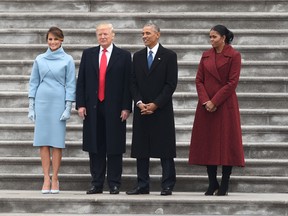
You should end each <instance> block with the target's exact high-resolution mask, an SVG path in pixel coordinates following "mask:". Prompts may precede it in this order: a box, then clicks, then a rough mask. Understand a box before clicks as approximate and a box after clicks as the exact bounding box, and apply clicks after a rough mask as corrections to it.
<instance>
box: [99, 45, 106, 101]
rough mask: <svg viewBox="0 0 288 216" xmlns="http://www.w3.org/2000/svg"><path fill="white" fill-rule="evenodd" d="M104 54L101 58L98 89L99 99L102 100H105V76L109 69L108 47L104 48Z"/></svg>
mask: <svg viewBox="0 0 288 216" xmlns="http://www.w3.org/2000/svg"><path fill="white" fill-rule="evenodd" d="M102 52H103V53H102V56H101V59H100V68H99V90H98V99H99V100H100V101H103V100H104V95H105V76H106V69H107V56H106V52H107V50H106V49H103V51H102Z"/></svg>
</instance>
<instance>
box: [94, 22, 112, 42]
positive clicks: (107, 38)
mask: <svg viewBox="0 0 288 216" xmlns="http://www.w3.org/2000/svg"><path fill="white" fill-rule="evenodd" d="M114 36H115V33H114V32H113V27H112V26H111V25H108V24H107V25H106V24H103V25H99V26H98V27H97V29H96V37H97V41H98V43H99V45H100V46H102V47H103V48H108V47H109V46H110V45H111V44H112V41H113V39H114Z"/></svg>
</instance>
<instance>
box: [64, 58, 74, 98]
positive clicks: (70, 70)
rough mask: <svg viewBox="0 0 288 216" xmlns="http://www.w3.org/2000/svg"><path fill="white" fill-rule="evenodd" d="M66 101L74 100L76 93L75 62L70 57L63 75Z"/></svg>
mask: <svg viewBox="0 0 288 216" xmlns="http://www.w3.org/2000/svg"><path fill="white" fill-rule="evenodd" d="M65 89H66V95H65V100H66V101H73V102H74V101H75V94H76V74H75V63H74V60H73V58H72V57H70V58H69V61H68V65H67V71H66V77H65Z"/></svg>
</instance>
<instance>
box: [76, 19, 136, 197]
mask: <svg viewBox="0 0 288 216" xmlns="http://www.w3.org/2000/svg"><path fill="white" fill-rule="evenodd" d="M96 36H97V40H98V43H99V46H96V47H92V48H88V49H86V50H84V51H83V54H82V58H81V63H80V67H79V74H78V80H77V88H76V109H77V110H78V114H79V116H80V117H81V118H82V119H83V150H84V151H87V152H89V159H90V172H91V176H92V182H91V184H92V187H91V189H90V190H88V191H87V194H95V193H102V192H103V185H104V180H105V174H106V167H107V182H108V186H109V188H110V194H118V193H119V189H120V186H121V175H122V160H123V153H124V152H125V147H126V119H127V118H128V117H129V114H130V112H131V110H132V99H131V94H130V90H129V80H130V75H131V68H132V62H131V54H130V53H129V52H128V51H125V50H123V49H120V48H118V47H116V46H115V45H114V44H113V43H112V42H113V39H114V36H115V33H114V30H113V26H112V24H110V23H108V24H106V23H104V24H100V25H98V26H97V28H96ZM104 54H105V55H106V56H105V60H103V61H102V55H104ZM103 58H104V56H103ZM102 62H106V66H103V67H104V69H103V67H102V70H100V69H99V68H100V66H101V65H100V63H102ZM102 65H104V63H103V64H102ZM105 67H106V68H105ZM99 71H104V72H106V73H104V75H102V74H103V73H102V72H99ZM99 77H103V79H104V80H103V82H102V84H100V80H102V79H100V78H99ZM103 84H104V86H103ZM100 86H103V87H102V88H100ZM100 92H102V94H101V93H100ZM100 95H102V96H100Z"/></svg>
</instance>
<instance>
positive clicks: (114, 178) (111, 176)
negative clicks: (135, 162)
mask: <svg viewBox="0 0 288 216" xmlns="http://www.w3.org/2000/svg"><path fill="white" fill-rule="evenodd" d="M122 161H123V159H122V154H116V155H107V181H108V185H109V188H113V187H114V186H117V187H118V188H120V186H121V175H122Z"/></svg>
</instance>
